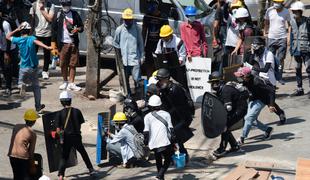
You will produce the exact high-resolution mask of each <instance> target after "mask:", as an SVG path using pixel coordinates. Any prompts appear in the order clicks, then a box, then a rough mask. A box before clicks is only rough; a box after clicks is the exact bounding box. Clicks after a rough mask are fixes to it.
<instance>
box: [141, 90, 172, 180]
mask: <svg viewBox="0 0 310 180" xmlns="http://www.w3.org/2000/svg"><path fill="white" fill-rule="evenodd" d="M161 105H162V102H161V99H160V97H159V96H157V95H153V96H151V97H150V99H149V102H148V106H149V108H150V110H151V112H149V113H148V114H147V115H146V116H145V117H144V124H145V127H144V136H145V142H146V144H148V146H149V148H150V149H151V150H153V151H154V153H155V160H156V167H157V176H156V178H157V179H160V180H163V179H165V177H164V176H165V172H166V171H167V170H168V168H169V166H170V163H171V159H172V158H171V157H172V155H173V146H172V139H169V137H168V136H169V134H170V137H173V136H174V135H173V134H174V130H173V127H172V123H171V117H170V114H169V113H168V112H166V111H164V110H162V109H161ZM163 158H164V163H163Z"/></svg>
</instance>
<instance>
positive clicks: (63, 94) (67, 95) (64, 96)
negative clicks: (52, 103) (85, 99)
mask: <svg viewBox="0 0 310 180" xmlns="http://www.w3.org/2000/svg"><path fill="white" fill-rule="evenodd" d="M59 99H60V100H62V99H72V95H71V93H70V92H68V91H62V92H61V93H60V95H59Z"/></svg>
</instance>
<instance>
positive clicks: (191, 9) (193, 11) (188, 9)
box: [185, 6, 197, 16]
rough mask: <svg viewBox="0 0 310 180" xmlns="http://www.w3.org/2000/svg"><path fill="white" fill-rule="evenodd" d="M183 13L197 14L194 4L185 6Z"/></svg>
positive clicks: (187, 14)
mask: <svg viewBox="0 0 310 180" xmlns="http://www.w3.org/2000/svg"><path fill="white" fill-rule="evenodd" d="M185 15H186V16H196V15H197V9H196V8H195V7H194V6H187V7H186V8H185Z"/></svg>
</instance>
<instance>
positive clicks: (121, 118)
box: [112, 112, 127, 130]
mask: <svg viewBox="0 0 310 180" xmlns="http://www.w3.org/2000/svg"><path fill="white" fill-rule="evenodd" d="M112 121H113V123H114V125H115V128H116V129H117V130H120V129H121V128H122V126H123V125H124V124H126V123H127V117H126V114H125V113H123V112H117V113H115V114H114V116H113V119H112Z"/></svg>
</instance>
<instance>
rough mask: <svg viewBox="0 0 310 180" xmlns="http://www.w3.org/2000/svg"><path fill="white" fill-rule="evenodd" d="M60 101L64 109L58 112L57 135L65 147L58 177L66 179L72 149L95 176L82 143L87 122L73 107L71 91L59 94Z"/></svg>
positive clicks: (56, 119) (56, 120)
mask: <svg viewBox="0 0 310 180" xmlns="http://www.w3.org/2000/svg"><path fill="white" fill-rule="evenodd" d="M59 100H60V103H61V104H62V106H63V107H64V108H63V109H62V110H60V111H58V112H57V114H56V116H55V127H56V133H57V134H58V135H59V137H60V144H62V147H63V151H62V153H61V159H60V162H59V169H58V177H59V179H60V180H62V179H64V176H65V170H66V163H67V161H68V159H69V155H70V151H71V149H72V148H74V149H76V150H77V151H78V152H79V153H80V154H81V156H82V158H83V160H84V163H85V164H86V167H87V168H88V170H89V174H90V175H94V174H95V173H96V172H95V170H94V168H93V165H92V163H91V161H90V159H89V156H88V154H87V152H86V150H85V147H84V145H83V143H82V136H81V125H82V124H83V123H84V122H85V119H84V117H83V114H82V112H81V111H80V110H79V109H77V108H74V107H72V106H71V103H72V94H71V93H70V92H69V91H62V92H61V93H60V94H59Z"/></svg>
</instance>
